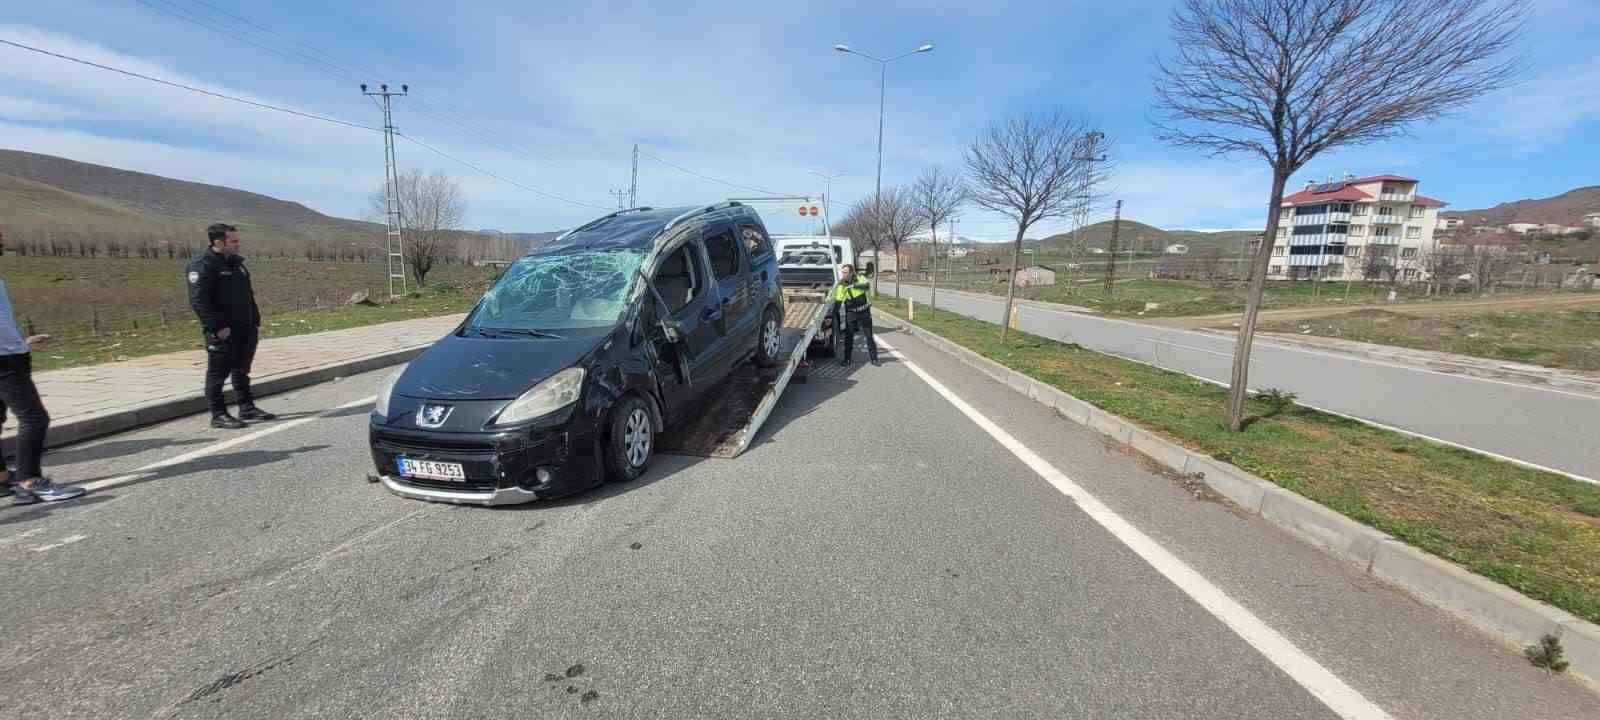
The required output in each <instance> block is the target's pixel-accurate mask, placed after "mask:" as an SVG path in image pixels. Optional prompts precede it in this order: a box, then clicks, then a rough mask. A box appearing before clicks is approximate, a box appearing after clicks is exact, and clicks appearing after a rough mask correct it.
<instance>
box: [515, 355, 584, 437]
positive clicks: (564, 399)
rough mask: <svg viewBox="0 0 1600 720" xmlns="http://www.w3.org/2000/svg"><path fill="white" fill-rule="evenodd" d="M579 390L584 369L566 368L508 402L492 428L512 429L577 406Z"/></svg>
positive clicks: (580, 389)
mask: <svg viewBox="0 0 1600 720" xmlns="http://www.w3.org/2000/svg"><path fill="white" fill-rule="evenodd" d="M582 390H583V368H580V367H574V368H567V369H565V370H562V371H561V372H558V373H556V374H554V375H551V376H550V377H548V378H545V381H544V382H542V383H539V384H538V385H535V386H533V389H532V390H529V391H527V392H525V393H523V394H522V397H519V398H517V399H516V400H513V401H511V404H510V405H507V406H506V409H505V411H503V412H501V413H500V417H498V418H495V421H494V424H495V425H513V424H516V423H519V422H526V421H528V420H533V419H535V418H540V417H544V416H545V415H549V414H550V413H553V412H555V411H557V410H560V409H561V408H564V407H566V406H568V405H571V404H573V403H575V402H577V401H578V394H579V392H581V391H582Z"/></svg>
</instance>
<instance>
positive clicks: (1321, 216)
mask: <svg viewBox="0 0 1600 720" xmlns="http://www.w3.org/2000/svg"><path fill="white" fill-rule="evenodd" d="M1327 224H1328V214H1327V213H1317V214H1316V215H1296V216H1295V217H1294V226H1295V227H1305V226H1307V225H1327Z"/></svg>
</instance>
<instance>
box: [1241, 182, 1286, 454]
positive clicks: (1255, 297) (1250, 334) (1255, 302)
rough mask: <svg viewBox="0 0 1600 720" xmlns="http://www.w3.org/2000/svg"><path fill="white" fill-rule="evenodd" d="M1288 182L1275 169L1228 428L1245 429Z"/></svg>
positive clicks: (1246, 306)
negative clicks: (1254, 346)
mask: <svg viewBox="0 0 1600 720" xmlns="http://www.w3.org/2000/svg"><path fill="white" fill-rule="evenodd" d="M1288 182H1289V173H1288V172H1287V171H1286V170H1284V169H1282V168H1273V170H1272V199H1271V201H1270V202H1269V203H1268V205H1267V232H1266V234H1265V235H1263V236H1262V237H1261V246H1260V247H1258V248H1256V256H1255V261H1254V262H1252V263H1251V264H1250V272H1251V276H1250V294H1249V296H1248V297H1246V298H1245V302H1244V322H1243V323H1242V324H1241V325H1240V327H1239V340H1238V342H1237V344H1235V346H1234V350H1233V378H1232V380H1231V381H1230V382H1229V385H1228V429H1229V430H1232V431H1234V432H1239V431H1241V430H1243V429H1244V401H1245V398H1246V397H1247V396H1248V395H1249V392H1248V390H1249V388H1250V344H1251V343H1252V342H1254V341H1255V336H1256V314H1257V313H1258V312H1260V310H1261V294H1262V292H1263V291H1264V290H1265V289H1266V285H1267V282H1266V281H1267V266H1268V265H1270V264H1271V263H1272V246H1273V244H1274V243H1276V242H1277V237H1278V218H1279V216H1281V215H1282V214H1283V186H1284V185H1286V184H1288Z"/></svg>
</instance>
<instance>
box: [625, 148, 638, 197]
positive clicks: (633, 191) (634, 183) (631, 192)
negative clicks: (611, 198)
mask: <svg viewBox="0 0 1600 720" xmlns="http://www.w3.org/2000/svg"><path fill="white" fill-rule="evenodd" d="M628 207H630V208H636V207H639V143H634V144H633V179H632V180H630V181H629V182H628Z"/></svg>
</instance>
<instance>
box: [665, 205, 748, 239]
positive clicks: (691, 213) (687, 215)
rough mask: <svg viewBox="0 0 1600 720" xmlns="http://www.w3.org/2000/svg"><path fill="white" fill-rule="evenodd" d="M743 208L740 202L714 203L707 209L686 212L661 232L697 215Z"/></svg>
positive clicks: (699, 208) (700, 208) (701, 208)
mask: <svg viewBox="0 0 1600 720" xmlns="http://www.w3.org/2000/svg"><path fill="white" fill-rule="evenodd" d="M743 206H744V203H742V202H739V201H738V200H728V201H725V202H719V203H712V204H710V205H707V206H705V207H698V208H695V209H693V210H690V211H689V212H686V213H684V214H682V215H679V216H677V217H675V218H673V219H672V220H671V221H670V222H668V223H667V225H666V227H663V228H661V231H662V232H666V231H668V230H671V229H672V228H673V227H674V226H676V225H677V224H678V223H680V222H683V221H684V220H687V219H689V218H692V217H694V216H696V215H702V214H705V213H708V212H716V211H717V210H726V209H728V208H732V207H743Z"/></svg>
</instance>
